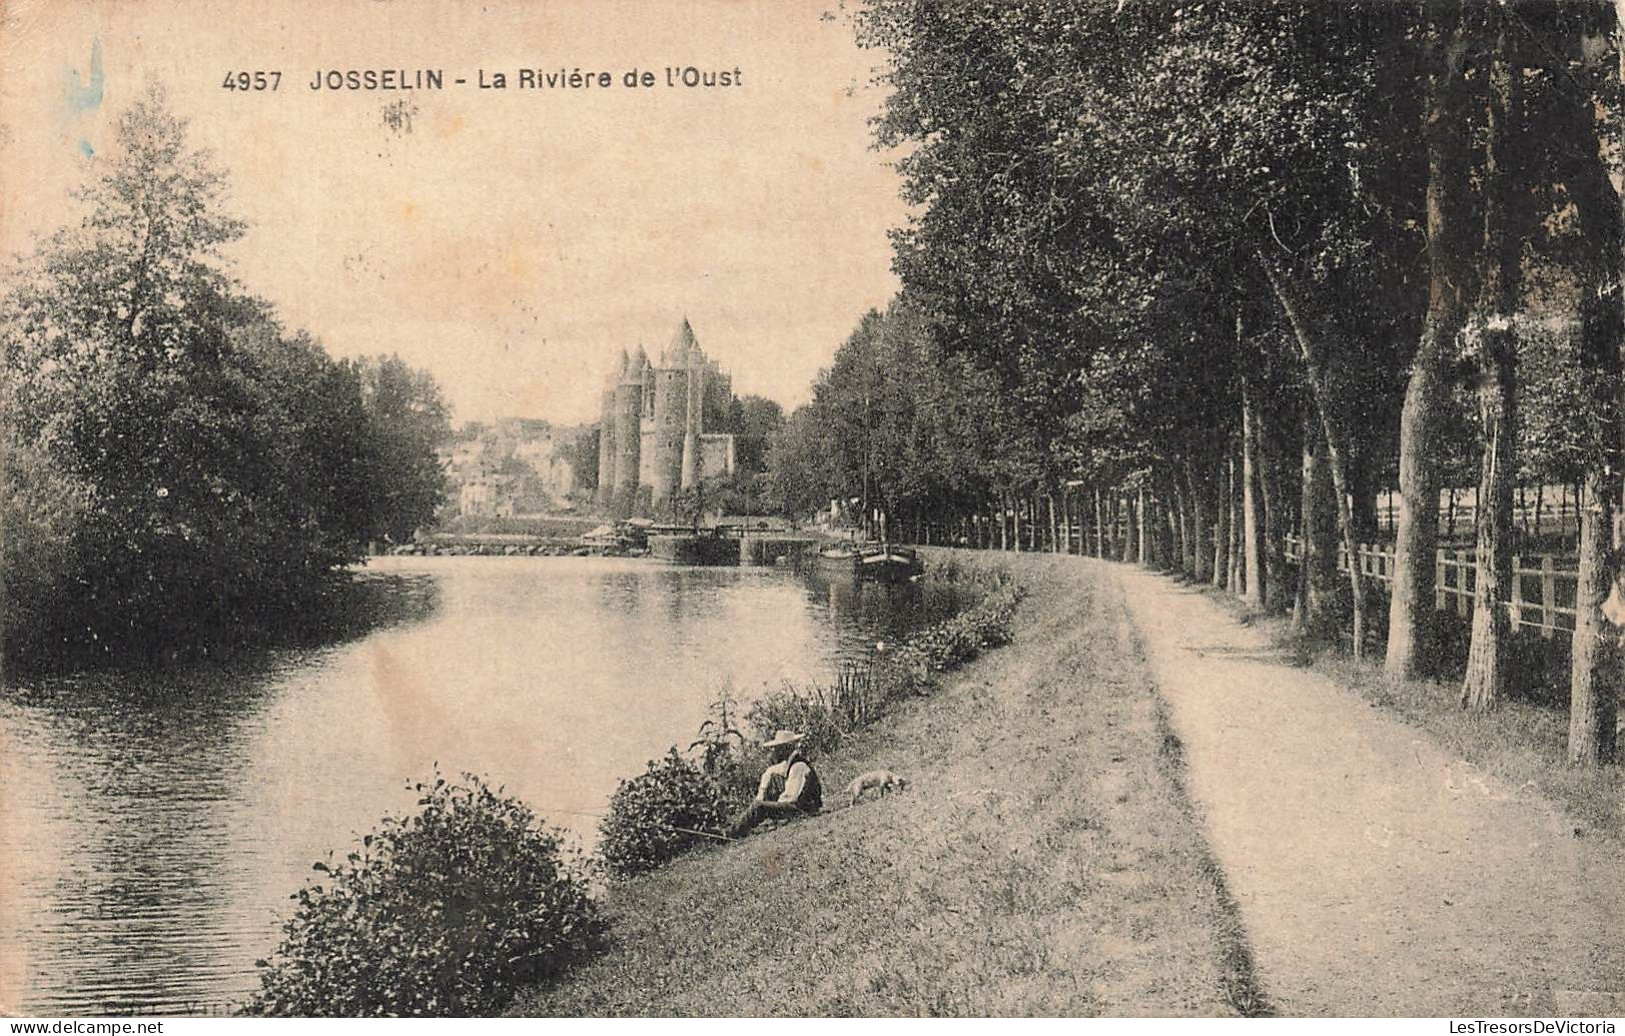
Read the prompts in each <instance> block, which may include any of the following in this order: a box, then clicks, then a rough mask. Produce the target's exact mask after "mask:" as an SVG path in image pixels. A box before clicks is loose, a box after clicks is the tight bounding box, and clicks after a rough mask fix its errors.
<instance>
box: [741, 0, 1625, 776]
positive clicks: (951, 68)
mask: <svg viewBox="0 0 1625 1036" xmlns="http://www.w3.org/2000/svg"><path fill="white" fill-rule="evenodd" d="M916 8H917V4H916V3H915V2H914V0H874V2H873V3H871V4H869V5H867V6H866V7H865V8H864V9H863V10H862V11H861V12H860V13H859V14H857V15H856V16H855V21H856V25H855V27H856V32H857V33H858V37H859V39H860V42H862V43H865V44H868V45H872V46H874V47H876V48H877V51H876V53H877V54H878V55H880V60H881V61H882V63H883V67H882V69H881V78H882V81H883V82H884V83H885V84H886V86H887V87H888V88H889V91H890V93H889V96H888V99H887V101H886V104H885V108H884V110H883V113H882V115H881V116H880V118H879V119H878V121H877V129H876V135H877V136H876V139H877V144H878V145H879V146H882V147H898V148H899V153H900V154H902V156H903V157H902V158H901V159H900V161H899V167H900V169H901V171H902V174H903V177H904V181H905V194H906V196H907V198H908V200H909V201H910V202H912V203H913V206H914V208H913V212H914V215H913V216H912V217H911V219H910V220H909V222H908V223H907V225H905V226H903V227H901V228H899V229H898V230H897V231H896V233H895V234H894V241H895V250H896V260H895V266H896V269H897V271H898V272H899V274H900V276H901V279H902V283H903V286H904V287H903V291H902V293H901V295H900V296H899V298H898V299H897V301H896V302H894V304H893V305H892V306H891V307H890V308H889V309H888V310H887V311H886V312H884V313H871V314H870V315H869V316H867V317H866V318H865V319H864V322H863V323H862V324H861V325H860V326H859V328H858V329H857V331H856V332H855V333H854V335H853V337H852V339H851V340H849V341H848V342H847V344H846V345H845V346H844V347H843V349H842V350H841V352H840V354H838V356H837V358H836V362H835V364H834V365H833V366H832V367H831V368H830V369H829V370H828V371H826V372H825V374H824V376H823V377H822V378H821V379H820V381H819V383H818V385H817V386H816V389H815V393H814V399H813V402H812V403H811V404H809V405H808V406H807V407H804V408H802V410H801V411H798V412H797V413H795V414H792V415H791V417H790V419H789V421H788V422H787V425H786V427H785V429H784V432H783V434H782V435H781V436H779V438H778V440H777V441H776V443H775V446H774V450H773V454H774V456H773V463H772V465H771V468H772V470H773V472H774V477H775V478H776V479H777V481H778V483H779V491H780V492H781V494H782V496H783V499H784V501H785V502H786V503H787V504H789V505H794V504H796V503H797V502H800V503H804V504H805V503H811V502H815V501H816V500H817V499H818V497H819V496H823V498H824V500H825V501H827V499H828V498H829V497H836V496H853V495H855V494H856V488H855V487H856V486H858V485H860V484H861V485H863V487H864V493H863V495H864V499H865V500H866V502H867V503H868V504H869V505H870V506H871V507H874V508H879V509H883V510H885V511H886V512H887V513H888V514H889V515H890V518H891V523H890V527H891V528H892V529H893V530H894V531H896V530H901V531H903V532H905V533H906V532H908V531H909V530H918V535H920V536H921V537H922V538H924V537H926V536H928V535H929V536H935V537H937V538H942V537H948V538H951V539H955V540H963V541H970V540H978V541H980V542H982V543H984V544H987V543H989V542H990V541H991V542H998V543H1002V544H1005V545H1015V544H1020V543H1021V542H1022V539H1023V537H1024V535H1025V536H1027V537H1029V538H1030V537H1032V536H1033V535H1034V534H1035V531H1041V532H1042V534H1043V536H1044V538H1045V539H1048V540H1051V541H1060V542H1064V539H1063V538H1062V534H1061V532H1060V529H1061V528H1062V527H1063V526H1075V525H1083V524H1087V525H1090V526H1092V527H1093V528H1095V529H1108V528H1123V529H1125V530H1126V535H1125V536H1122V537H1120V538H1119V540H1118V541H1117V542H1116V544H1115V545H1114V546H1110V547H1108V545H1107V542H1105V541H1104V538H1103V537H1099V536H1097V537H1095V541H1094V544H1093V548H1094V549H1095V550H1096V551H1097V552H1105V551H1107V550H1117V551H1119V552H1120V553H1125V554H1127V555H1128V556H1130V557H1134V556H1137V555H1142V554H1145V553H1147V552H1148V551H1149V550H1151V549H1153V548H1152V546H1151V543H1152V541H1153V540H1157V539H1159V538H1161V540H1162V541H1163V542H1165V543H1166V547H1165V548H1161V549H1166V550H1167V551H1168V552H1169V556H1170V558H1171V559H1172V561H1173V563H1174V564H1176V565H1177V566H1178V567H1180V568H1182V569H1184V570H1185V571H1187V572H1188V573H1189V574H1190V575H1191V576H1193V577H1195V578H1199V579H1212V580H1214V581H1215V582H1221V583H1222V582H1231V581H1233V582H1234V583H1235V585H1236V586H1237V588H1238V589H1239V590H1240V592H1242V593H1244V594H1245V595H1246V596H1247V597H1248V598H1249V599H1250V600H1252V601H1254V602H1255V603H1256V604H1258V605H1259V606H1260V607H1263V608H1268V609H1271V610H1275V611H1283V612H1284V611H1287V610H1292V609H1295V610H1296V612H1297V614H1299V615H1300V616H1301V621H1304V622H1306V623H1308V622H1313V621H1321V622H1325V621H1328V620H1329V617H1330V618H1335V617H1336V616H1338V615H1340V614H1341V615H1344V616H1346V618H1344V619H1342V620H1339V621H1341V622H1343V623H1344V626H1345V630H1346V633H1347V634H1348V635H1350V636H1351V642H1352V644H1353V646H1354V650H1355V651H1356V652H1357V653H1366V652H1372V651H1381V652H1382V653H1383V658H1384V666H1385V668H1386V669H1387V671H1388V672H1390V673H1392V674H1394V675H1395V676H1400V677H1404V676H1410V675H1413V674H1418V673H1422V672H1425V671H1429V670H1431V669H1432V668H1433V667H1434V666H1435V664H1436V662H1437V652H1438V646H1437V641H1436V636H1435V630H1436V618H1435V612H1434V599H1435V591H1436V587H1435V579H1436V554H1435V552H1436V550H1437V548H1438V546H1439V542H1438V541H1439V497H1440V490H1441V486H1442V485H1443V484H1445V483H1446V481H1447V480H1462V479H1466V480H1468V481H1474V482H1476V483H1477V485H1478V491H1477V499H1478V500H1479V501H1481V502H1482V506H1479V507H1478V508H1477V509H1476V538H1477V543H1476V550H1475V553H1474V557H1475V562H1474V563H1475V565H1476V572H1475V578H1474V587H1475V590H1474V593H1475V602H1474V604H1475V606H1474V608H1473V610H1472V622H1473V626H1472V641H1471V651H1470V658H1469V659H1468V663H1467V666H1466V670H1465V674H1466V675H1465V678H1464V680H1463V682H1462V686H1461V700H1462V704H1463V706H1464V707H1466V708H1470V709H1491V708H1493V707H1495V705H1496V704H1497V702H1498V701H1500V700H1501V699H1502V698H1503V697H1504V696H1506V695H1507V694H1509V693H1511V692H1512V691H1513V690H1514V688H1512V687H1511V686H1509V681H1510V679H1511V676H1510V668H1509V665H1508V650H1509V649H1508V644H1509V639H1510V636H1511V624H1510V622H1509V603H1510V598H1511V591H1512V574H1511V564H1512V557H1513V553H1514V551H1515V550H1521V551H1522V552H1524V553H1535V552H1537V551H1534V550H1532V549H1531V548H1530V545H1527V544H1526V545H1519V544H1516V543H1515V542H1514V539H1515V537H1514V527H1513V523H1512V519H1511V516H1512V507H1511V501H1512V493H1513V486H1514V482H1515V481H1517V480H1522V481H1524V482H1526V483H1528V484H1532V485H1538V484H1543V483H1558V484H1571V485H1572V484H1581V485H1583V488H1584V499H1585V501H1586V508H1585V510H1584V513H1583V514H1582V516H1581V521H1580V535H1579V558H1578V562H1577V565H1578V575H1577V586H1578V602H1577V605H1576V612H1577V615H1576V620H1575V629H1574V634H1573V645H1574V646H1573V651H1572V672H1571V680H1570V683H1571V717H1572V725H1571V730H1570V736H1569V754H1570V756H1571V758H1572V759H1573V760H1574V761H1575V762H1577V763H1586V764H1593V763H1599V762H1604V761H1607V760H1609V759H1611V758H1613V756H1614V753H1615V738H1616V734H1615V723H1616V719H1615V717H1616V711H1617V705H1616V701H1615V694H1616V688H1617V687H1618V686H1619V684H1620V669H1619V666H1620V663H1619V661H1618V659H1617V656H1616V655H1615V654H1613V653H1612V652H1611V651H1610V650H1609V649H1608V646H1609V644H1610V643H1611V642H1612V639H1613V636H1614V634H1613V631H1612V627H1611V626H1610V624H1609V621H1608V619H1607V618H1606V617H1605V607H1604V606H1605V602H1606V601H1607V600H1608V597H1609V590H1610V586H1611V584H1612V582H1613V578H1614V573H1615V570H1616V568H1617V567H1618V560H1617V555H1618V552H1619V549H1620V547H1621V545H1622V544H1621V536H1622V533H1621V532H1620V531H1619V530H1616V528H1615V525H1614V517H1615V514H1616V511H1618V509H1619V506H1620V496H1621V491H1622V486H1621V483H1620V478H1619V471H1620V465H1619V455H1620V442H1621V438H1622V425H1621V417H1620V415H1621V408H1620V405H1619V399H1618V397H1619V395H1620V392H1621V371H1620V351H1621V347H1622V345H1625V314H1622V309H1621V306H1622V300H1625V293H1622V291H1621V290H1620V288H1621V284H1622V279H1625V258H1622V257H1625V251H1622V241H1625V234H1622V227H1625V219H1622V213H1625V199H1622V197H1621V194H1620V190H1619V187H1618V184H1620V183H1621V182H1622V181H1621V173H1622V172H1625V169H1622V167H1621V164H1622V157H1621V156H1622V149H1621V142H1622V139H1625V90H1622V70H1625V64H1622V61H1625V49H1622V45H1621V39H1622V29H1621V22H1620V13H1619V12H1618V11H1617V10H1616V8H1615V7H1614V6H1610V5H1608V4H1601V3H1595V2H1584V3H1582V2H1578V0H1538V2H1536V0H1513V2H1509V3H1504V4H1483V3H1478V2H1469V0H1442V2H1439V3H1430V4H1400V3H1394V4H1356V5H1340V6H1339V8H1338V9H1337V10H1336V11H1328V10H1327V9H1326V8H1325V7H1324V5H1321V4H1317V3H1312V2H1309V0H1212V2H1207V3H1201V4H1187V5H1178V6H1176V5H1172V4H1120V3H1116V2H1113V0H1033V2H1030V3H1022V4H999V5H949V6H948V7H946V8H938V9H934V13H933V15H932V17H930V18H920V17H917V13H918V12H917V10H916ZM1384 486H1397V487H1398V491H1399V497H1400V505H1399V514H1398V518H1397V522H1396V529H1395V534H1394V541H1393V570H1392V572H1391V574H1390V575H1389V578H1388V580H1387V589H1388V594H1387V599H1386V604H1384V601H1383V598H1382V596H1381V595H1379V594H1377V593H1376V592H1375V590H1376V588H1374V587H1373V586H1372V585H1371V584H1372V582H1373V580H1371V579H1369V578H1366V577H1364V576H1363V574H1362V572H1361V566H1359V565H1351V566H1348V567H1347V569H1346V570H1344V571H1343V572H1341V573H1340V572H1339V571H1338V569H1337V567H1336V565H1335V560H1334V559H1335V556H1336V553H1337V551H1338V547H1339V545H1340V544H1341V547H1342V548H1343V549H1344V550H1345V551H1347V552H1349V553H1351V554H1353V553H1355V552H1356V551H1357V549H1358V547H1357V545H1358V544H1359V543H1361V542H1365V541H1371V540H1374V539H1376V537H1377V527H1378V526H1377V521H1376V508H1375V500H1376V497H1377V493H1378V491H1379V489H1380V488H1382V487H1384ZM801 497H805V498H806V499H805V500H801V499H800V498H801ZM1292 529H1298V530H1300V531H1301V533H1302V537H1303V540H1304V552H1305V554H1306V561H1305V562H1304V563H1303V564H1302V565H1300V566H1298V570H1297V571H1294V569H1293V568H1291V567H1289V565H1288V561H1287V551H1286V542H1287V535H1288V532H1289V531H1290V530H1292ZM1384 608H1385V609H1386V621H1385V622H1378V621H1376V620H1377V619H1378V618H1380V617H1381V612H1380V611H1379V610H1380V609H1384ZM1383 627H1385V629H1386V635H1385V636H1381V635H1379V630H1380V629H1381V628H1383Z"/></svg>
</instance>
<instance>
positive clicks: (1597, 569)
mask: <svg viewBox="0 0 1625 1036" xmlns="http://www.w3.org/2000/svg"><path fill="white" fill-rule="evenodd" d="M1587 487H1588V488H1589V489H1590V490H1591V499H1592V501H1593V502H1592V504H1591V506H1590V507H1589V508H1587V509H1586V512H1585V514H1584V515H1582V516H1581V518H1580V571H1579V574H1578V577H1577V582H1576V586H1575V600H1574V611H1575V614H1574V646H1573V649H1572V651H1571V653H1570V660H1569V661H1570V664H1569V761H1570V762H1573V763H1579V764H1582V765H1597V764H1601V763H1609V762H1613V761H1614V758H1615V756H1616V754H1617V751H1618V744H1617V737H1618V723H1619V704H1618V693H1619V691H1618V682H1619V680H1618V676H1619V660H1618V658H1617V653H1616V652H1615V651H1614V650H1613V641H1614V638H1615V631H1614V630H1613V629H1612V628H1611V627H1610V624H1609V620H1608V617H1607V616H1606V614H1605V608H1604V605H1605V604H1607V603H1608V599H1609V588H1610V586H1611V585H1612V584H1613V582H1614V577H1613V573H1612V571H1611V569H1612V568H1613V567H1614V566H1613V564H1612V563H1611V558H1610V556H1609V555H1610V551H1609V546H1610V544H1609V537H1610V533H1611V530H1612V528H1613V526H1614V525H1615V522H1614V497H1615V493H1617V492H1618V489H1619V487H1618V484H1617V479H1616V478H1614V477H1612V476H1611V475H1610V473H1609V472H1608V471H1606V470H1605V469H1604V468H1603V467H1602V466H1601V465H1598V466H1596V467H1593V468H1592V470H1591V473H1590V476H1589V477H1588V478H1587ZM1616 593H1617V591H1616ZM1614 618H1615V619H1616V620H1617V619H1618V618H1619V616H1618V615H1616V616H1615V617H1614Z"/></svg>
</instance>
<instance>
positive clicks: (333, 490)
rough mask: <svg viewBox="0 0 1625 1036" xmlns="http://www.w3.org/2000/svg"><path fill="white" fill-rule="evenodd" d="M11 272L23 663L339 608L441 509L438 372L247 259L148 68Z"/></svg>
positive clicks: (7, 496)
mask: <svg viewBox="0 0 1625 1036" xmlns="http://www.w3.org/2000/svg"><path fill="white" fill-rule="evenodd" d="M117 128H118V149H117V150H116V151H115V152H113V153H112V154H111V155H110V157H109V158H108V159H106V160H104V159H103V158H101V157H98V158H97V159H96V166H95V174H94V175H93V176H92V177H91V178H90V180H89V181H88V183H87V185H86V186H85V187H84V188H83V189H82V190H81V191H80V192H79V193H78V196H77V197H78V199H79V201H80V202H81V203H82V209H83V217H82V218H81V219H80V220H79V221H78V222H76V223H73V224H71V225H69V226H65V227H62V228H61V229H59V230H58V231H56V232H55V233H53V234H52V235H50V236H49V237H48V238H46V239H44V240H41V241H39V242H38V243H37V245H36V247H35V248H34V250H33V251H32V253H31V254H29V255H27V256H23V257H19V258H18V260H17V262H16V263H15V265H14V266H13V267H12V268H11V269H10V270H9V271H8V274H7V278H6V279H7V283H6V291H5V296H4V299H3V301H0V348H3V356H4V363H5V377H4V382H3V386H0V391H3V392H4V400H3V402H4V408H3V410H0V436H3V437H4V451H5V452H4V456H5V463H4V472H3V474H4V480H5V485H4V490H5V491H4V499H3V502H0V544H3V549H4V559H5V560H4V597H3V600H0V622H3V627H0V634H3V637H4V641H3V646H4V657H5V661H6V664H7V665H8V666H9V667H11V668H13V669H48V668H58V667H63V666H72V665H83V664H95V663H118V664H128V663H131V662H137V663H140V662H161V661H168V660H173V659H177V658H187V657H196V656H200V655H208V654H211V653H215V652H217V651H219V650H221V649H222V648H226V647H229V646H235V645H240V644H244V643H252V642H259V641H263V640H265V639H267V638H268V637H271V636H275V635H279V634H282V633H287V632H290V631H292V630H293V628H294V627H295V626H299V625H300V624H301V623H302V624H304V625H310V624H312V623H320V621H321V619H320V616H321V612H320V610H319V609H315V608H314V606H315V605H318V604H320V603H322V602H323V601H325V600H327V599H329V598H330V596H331V594H332V592H333V591H334V589H335V588H336V587H337V586H338V585H339V584H341V583H342V582H343V581H344V580H345V579H346V578H347V576H346V575H345V574H344V573H343V566H345V565H347V564H349V563H351V562H353V561H355V560H357V559H359V558H360V557H361V556H362V554H363V553H364V552H365V550H366V549H367V546H368V544H369V543H370V542H374V541H383V540H389V539H396V540H399V539H403V538H406V537H409V536H410V535H411V534H412V532H413V531H414V530H415V529H417V528H418V527H419V526H421V525H424V524H427V523H428V522H429V521H430V520H431V519H432V518H433V516H434V513H435V510H436V509H437V508H438V506H439V505H440V503H441V500H442V497H443V492H444V487H443V485H442V475H441V472H440V466H439V462H438V460H437V458H436V457H435V455H434V446H435V444H436V443H437V442H439V441H440V440H441V439H442V438H443V437H444V436H445V435H446V434H447V433H448V431H449V428H448V415H447V408H446V405H445V403H444V401H443V400H442V398H441V394H440V390H439V388H438V386H437V385H436V384H435V383H434V381H433V379H432V378H431V377H430V376H429V375H428V374H426V373H423V372H420V371H415V370H413V369H411V368H410V367H409V366H407V365H406V364H405V363H403V362H402V361H401V360H400V359H398V358H396V357H392V356H378V357H375V358H370V359H364V360H342V361H341V360H335V359H334V358H333V357H331V356H329V355H328V354H327V353H326V352H325V351H324V350H323V348H322V347H321V345H320V344H319V343H318V342H317V341H316V340H315V339H314V338H312V337H311V336H310V335H309V334H308V333H306V332H304V331H291V330H289V329H287V328H285V327H283V326H282V325H281V324H280V323H279V322H278V320H277V319H276V316H275V313H274V311H273V310H272V307H271V306H270V305H269V304H268V303H266V302H265V301H263V300H261V299H258V298H255V297H254V296H252V295H251V294H249V293H248V292H247V291H246V290H245V289H244V288H243V287H242V285H240V284H239V283H238V282H237V281H236V280H235V279H234V277H233V276H232V273H231V268H230V264H229V263H228V262H227V260H226V259H225V257H224V255H223V251H222V250H223V248H224V247H225V246H226V245H228V244H229V243H230V242H232V241H234V240H237V239H238V238H240V237H242V236H243V234H244V233H245V231H246V227H245V225H244V224H243V223H242V222H241V221H240V220H237V219H235V218H234V217H232V216H231V215H230V214H229V213H228V212H227V211H226V210H225V207H224V205H223V203H222V190H223V188H224V185H225V181H224V177H223V176H222V174H220V173H219V172H218V171H216V170H215V169H213V168H212V167H211V165H210V163H209V160H208V157H207V156H206V155H205V154H203V153H201V152H198V151H196V150H193V149H192V148H190V147H189V146H188V144H187V141H186V133H185V124H184V122H183V121H182V120H180V119H178V118H176V117H175V116H174V115H173V114H171V113H170V112H169V110H168V109H167V106H166V104H165V102H164V100H163V97H162V95H161V93H159V92H158V91H156V90H153V91H149V93H148V94H147V95H145V96H144V97H143V98H142V99H140V100H139V101H137V102H136V103H135V104H133V105H132V106H131V107H130V108H129V109H128V110H127V111H126V112H124V114H123V115H122V116H121V118H120V119H119V121H118V127H117Z"/></svg>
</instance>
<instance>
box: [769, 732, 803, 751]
mask: <svg viewBox="0 0 1625 1036" xmlns="http://www.w3.org/2000/svg"><path fill="white" fill-rule="evenodd" d="M806 736H807V735H806V734H798V733H796V732H795V731H793V730H781V731H779V732H778V733H777V734H774V735H773V740H771V741H763V742H762V747H763V748H777V747H779V746H780V745H793V744H796V743H797V742H799V741H800V740H801V739H802V738H804V737H806Z"/></svg>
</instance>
